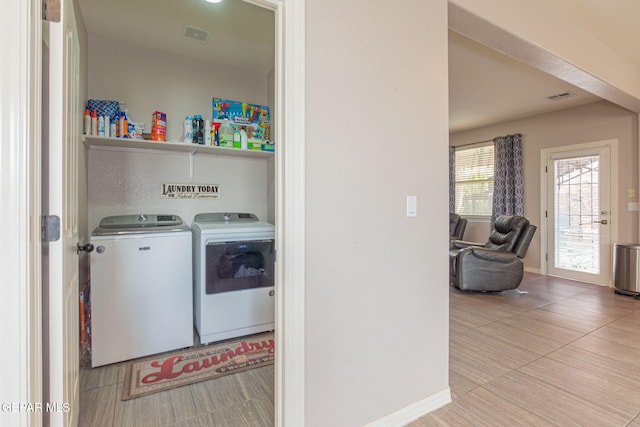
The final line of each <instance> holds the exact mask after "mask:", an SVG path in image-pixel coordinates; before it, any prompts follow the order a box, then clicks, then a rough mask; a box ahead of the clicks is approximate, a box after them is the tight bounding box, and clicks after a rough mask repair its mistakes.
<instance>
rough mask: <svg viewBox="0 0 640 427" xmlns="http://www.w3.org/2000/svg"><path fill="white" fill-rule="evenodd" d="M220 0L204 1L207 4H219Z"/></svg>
mask: <svg viewBox="0 0 640 427" xmlns="http://www.w3.org/2000/svg"><path fill="white" fill-rule="evenodd" d="M221 1H222V0H206V2H207V3H220V2H221Z"/></svg>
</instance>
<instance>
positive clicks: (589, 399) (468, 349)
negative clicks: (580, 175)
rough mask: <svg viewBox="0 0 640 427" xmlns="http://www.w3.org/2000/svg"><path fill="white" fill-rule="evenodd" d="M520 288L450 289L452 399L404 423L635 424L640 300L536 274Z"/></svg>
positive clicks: (639, 401)
mask: <svg viewBox="0 0 640 427" xmlns="http://www.w3.org/2000/svg"><path fill="white" fill-rule="evenodd" d="M519 289H520V290H522V291H527V292H528V293H527V294H518V293H517V292H515V291H508V292H502V293H497V294H482V293H465V292H461V291H459V290H457V289H454V288H450V294H449V295H450V321H449V334H450V337H449V385H450V387H451V396H452V402H451V403H450V404H448V405H446V406H444V407H442V408H440V409H438V410H436V411H434V412H432V413H430V414H428V415H426V416H424V417H422V418H420V419H418V420H416V421H414V422H413V423H411V424H409V426H410V427H426V426H429V427H431V426H433V427H435V426H455V427H458V426H474V427H477V426H492V427H493V426H536V427H537V426H598V427H600V426H629V427H640V300H638V299H635V298H632V297H629V296H623V295H617V294H615V293H614V291H613V290H612V289H610V288H605V287H601V286H595V285H589V284H585V283H580V282H574V281H571V280H565V279H559V278H554V277H549V276H540V275H536V274H526V275H525V279H524V280H523V282H522V285H520V288H519Z"/></svg>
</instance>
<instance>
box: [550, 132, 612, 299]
mask: <svg viewBox="0 0 640 427" xmlns="http://www.w3.org/2000/svg"><path fill="white" fill-rule="evenodd" d="M605 145H608V146H609V148H610V152H609V155H610V164H609V175H610V178H611V179H610V200H609V203H610V215H609V217H610V218H611V223H610V225H611V242H610V243H611V245H610V246H611V249H610V252H609V257H610V258H611V256H612V254H613V243H614V242H616V241H617V240H618V173H617V171H618V146H619V141H618V139H606V140H601V141H593V142H586V143H581V144H572V145H563V146H559V147H552V148H545V149H542V150H540V274H544V275H547V274H548V272H549V262H548V260H547V253H548V245H549V242H548V239H547V233H548V231H549V224H548V223H547V217H546V212H547V211H548V209H549V208H550V207H549V206H547V201H548V200H549V198H548V195H547V186H548V181H547V180H548V179H549V178H548V176H549V174H548V173H546V171H545V167H546V165H547V156H548V155H549V154H553V153H561V152H565V151H580V150H589V149H594V148H600V147H603V146H605ZM610 261H611V265H613V261H612V260H610ZM607 286H608V287H612V286H613V272H610V273H609V280H608V283H607Z"/></svg>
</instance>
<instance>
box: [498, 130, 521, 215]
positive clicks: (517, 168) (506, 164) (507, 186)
mask: <svg viewBox="0 0 640 427" xmlns="http://www.w3.org/2000/svg"><path fill="white" fill-rule="evenodd" d="M493 144H494V153H495V166H494V174H495V175H494V181H493V208H492V221H494V220H495V219H496V217H498V216H499V215H524V183H523V178H522V135H521V134H519V133H516V134H514V135H507V136H499V137H497V138H495V139H494V140H493Z"/></svg>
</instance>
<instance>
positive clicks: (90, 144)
mask: <svg viewBox="0 0 640 427" xmlns="http://www.w3.org/2000/svg"><path fill="white" fill-rule="evenodd" d="M84 145H85V146H86V147H87V148H94V147H110V148H113V149H118V150H120V149H121V150H132V149H133V150H155V151H173V152H185V153H192V154H196V153H198V154H213V155H220V156H240V157H258V158H270V157H273V155H274V153H273V152H272V151H258V150H240V149H237V148H225V147H210V146H207V145H199V144H187V143H181V142H159V141H147V140H141V139H121V138H105V137H102V136H88V135H85V136H84Z"/></svg>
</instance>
